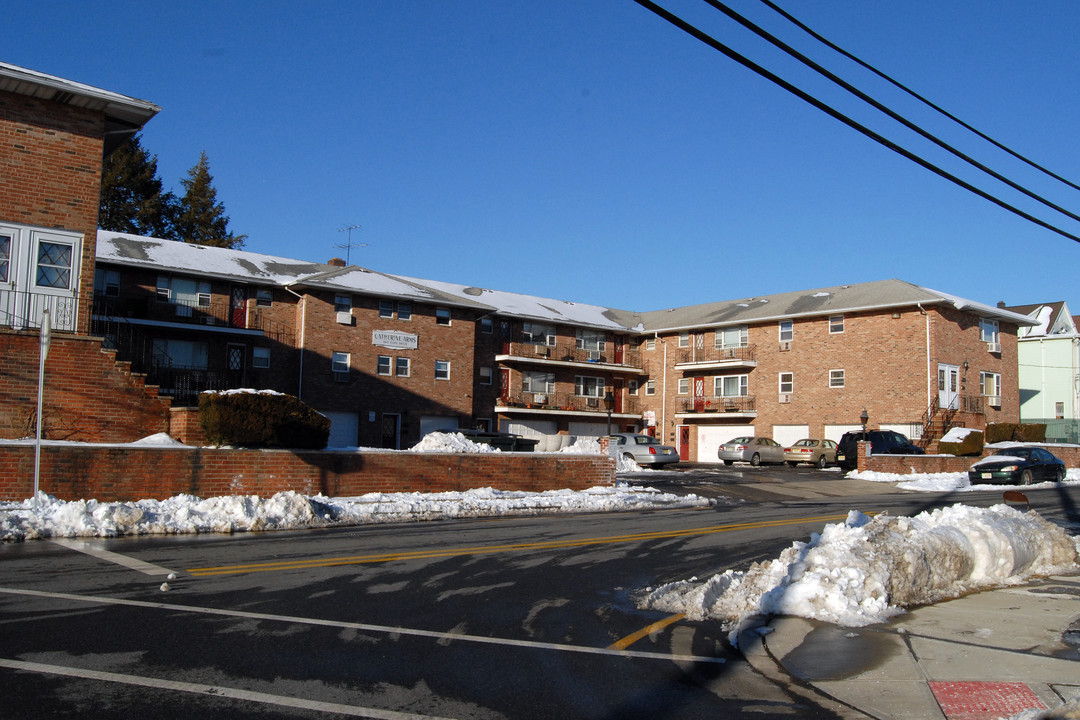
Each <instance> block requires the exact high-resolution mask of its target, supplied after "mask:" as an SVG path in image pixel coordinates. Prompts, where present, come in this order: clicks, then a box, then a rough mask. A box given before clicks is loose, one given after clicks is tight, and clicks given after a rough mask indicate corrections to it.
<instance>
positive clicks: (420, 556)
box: [187, 513, 847, 577]
mask: <svg viewBox="0 0 1080 720" xmlns="http://www.w3.org/2000/svg"><path fill="white" fill-rule="evenodd" d="M845 518H847V513H843V514H837V515H822V516H818V517H810V518H795V519H790V520H766V521H762V522H747V523H733V524H730V525H713V526H710V527H703V528H691V529H688V530H668V531H662V532H646V533H634V534H630V535H611V536H607V537H598V538H581V539H578V540H548V541H543V542H531V543H513V544H509V545H480V546H474V547H463V548H448V549H435V550H413V551H409V552H396V553H384V554H377V555H353V556H345V557H332V558H313V559H309V560H283V561H279V562H268V563H252V564H247V565H221V566H217V567H204V568H189V569H188V570H187V573H188V574H189V575H191V576H193V577H206V576H210V575H232V574H240V573H250V572H271V571H281V570H299V569H306V568H320V567H335V566H340V565H362V564H367V563H384V562H393V561H395V560H424V559H430V558H441V557H455V556H459V555H489V554H493V553H504V552H521V551H526V550H552V549H559V548H573V547H584V546H587V545H606V544H612V543H625V542H639V541H643V540H663V539H668V538H677V537H688V536H694V535H709V534H712V533H722V532H734V531H737V530H749V529H754V528H767V527H783V526H785V525H799V524H802V523H810V522H828V521H833V520H842V519H845Z"/></svg>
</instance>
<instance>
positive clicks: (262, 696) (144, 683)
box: [0, 658, 448, 720]
mask: <svg viewBox="0 0 1080 720" xmlns="http://www.w3.org/2000/svg"><path fill="white" fill-rule="evenodd" d="M0 667H6V668H10V669H12V670H23V671H26V672H36V673H45V674H49V675H64V676H66V677H77V678H85V679H88V680H100V681H102V682H111V683H121V684H123V685H135V686H138V687H147V688H155V689H157V690H173V691H176V692H188V693H196V694H198V695H210V696H213V697H221V698H229V699H230V700H244V701H247V702H257V703H264V704H266V705H280V706H284V707H293V708H301V709H304V710H316V711H318V712H332V713H337V714H339V715H351V716H353V717H362V718H378V719H379V720H448V719H447V718H438V717H436V716H433V715H416V714H414V713H401V712H396V711H394V710H380V709H378V708H366V707H356V706H353V705H341V704H339V703H328V702H318V701H315V700H304V699H302V698H294V697H288V696H286V695H271V694H269V693H261V692H254V691H252V690H240V689H239V688H229V687H222V686H221V685H198V684H195V683H187V682H178V681H176V680H161V679H158V678H151V677H142V676H140V675H121V674H119V673H111V672H102V671H100V670H86V669H84V668H74V667H66V666H63V665H45V664H42V663H35V662H24V661H21V660H7V659H4V658H0Z"/></svg>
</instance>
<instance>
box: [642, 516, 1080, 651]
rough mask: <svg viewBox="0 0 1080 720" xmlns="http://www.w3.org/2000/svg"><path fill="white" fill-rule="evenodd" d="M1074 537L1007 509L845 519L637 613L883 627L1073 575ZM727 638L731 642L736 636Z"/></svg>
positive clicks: (648, 598) (668, 593)
mask: <svg viewBox="0 0 1080 720" xmlns="http://www.w3.org/2000/svg"><path fill="white" fill-rule="evenodd" d="M1078 566H1080V538H1073V537H1070V536H1069V535H1068V534H1066V533H1065V531H1064V530H1062V529H1061V528H1059V527H1057V526H1056V525H1053V524H1051V523H1049V522H1047V521H1046V520H1044V519H1043V518H1042V517H1040V516H1039V515H1038V514H1037V513H1034V512H1028V513H1021V512H1019V511H1017V510H1015V509H1013V508H1010V507H1008V506H1006V505H996V506H994V507H992V508H989V509H982V508H974V507H968V506H965V505H959V504H958V505H954V506H952V507H949V508H944V509H941V510H934V511H932V512H925V513H921V514H920V515H917V516H915V517H911V518H908V517H891V516H888V515H879V516H877V517H875V518H873V519H871V518H869V517H868V516H866V515H864V514H862V513H860V512H857V511H852V512H851V513H850V514H849V515H848V519H847V522H845V523H837V524H833V525H828V526H826V528H825V529H824V530H823V531H822V532H821V534H820V535H818V534H815V535H813V536H811V539H810V542H805V543H804V542H796V543H795V544H793V545H792V546H791V547H790V548H788V549H787V550H785V551H784V552H782V553H781V554H780V557H779V558H777V559H776V560H772V561H770V562H762V563H755V564H754V565H752V566H751V567H750V569H749V570H748V571H746V572H736V571H734V570H728V571H727V572H725V573H722V574H719V575H714V576H713V577H711V578H709V579H708V580H706V581H705V582H704V583H697V582H695V580H696V578H694V579H691V580H689V581H680V582H674V583H670V584H667V585H664V586H663V587H660V588H657V589H655V590H651V591H648V592H647V594H646V595H644V596H643V597H642V598H640V600H639V605H640V606H641V607H643V608H651V609H656V610H664V611H667V612H673V613H684V614H685V615H687V616H688V617H690V618H693V619H704V618H713V619H719V620H722V621H724V622H725V623H726V624H728V626H729V628H731V629H733V630H736V631H737V630H738V629H739V628H740V627H741V626H742V625H744V624H745V623H746V622H747V621H748V620H750V619H751V618H753V617H754V616H757V615H794V616H799V617H805V618H811V619H817V620H823V621H826V622H831V623H834V624H838V625H844V626H853V627H857V626H862V625H869V624H871V623H877V622H882V621H884V620H886V619H887V618H889V617H891V616H893V615H896V614H899V613H901V612H903V608H905V607H910V606H913V605H923V604H927V603H934V602H938V601H940V600H944V599H948V598H954V597H959V596H961V595H964V594H966V593H970V592H973V591H976V590H979V589H984V588H988V587H994V586H999V585H1013V584H1020V583H1022V582H1024V580H1025V579H1027V578H1029V577H1032V576H1039V575H1051V574H1056V573H1068V572H1075V571H1076V570H1077V569H1078ZM733 639H734V638H733Z"/></svg>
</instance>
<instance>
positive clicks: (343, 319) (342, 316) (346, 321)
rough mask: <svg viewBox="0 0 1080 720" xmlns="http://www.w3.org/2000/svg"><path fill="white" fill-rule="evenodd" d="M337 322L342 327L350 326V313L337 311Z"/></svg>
mask: <svg viewBox="0 0 1080 720" xmlns="http://www.w3.org/2000/svg"><path fill="white" fill-rule="evenodd" d="M337 321H338V322H339V323H340V324H342V325H352V313H351V312H349V311H348V310H339V311H338V314H337Z"/></svg>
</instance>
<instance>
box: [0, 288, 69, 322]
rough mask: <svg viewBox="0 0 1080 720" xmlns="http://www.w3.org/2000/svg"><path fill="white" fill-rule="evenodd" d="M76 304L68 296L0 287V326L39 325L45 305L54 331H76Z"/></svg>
mask: <svg viewBox="0 0 1080 720" xmlns="http://www.w3.org/2000/svg"><path fill="white" fill-rule="evenodd" d="M78 307H79V301H78V299H77V298H75V297H71V296H64V295H50V294H46V293H32V292H23V291H21V290H2V289H0V327H9V328H11V329H13V330H25V329H27V328H39V327H41V315H42V311H43V310H44V309H45V308H48V309H49V324H50V326H51V327H52V329H53V330H62V331H65V332H75V329H76V328H75V324H76V321H77V316H78V312H77V310H78Z"/></svg>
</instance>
